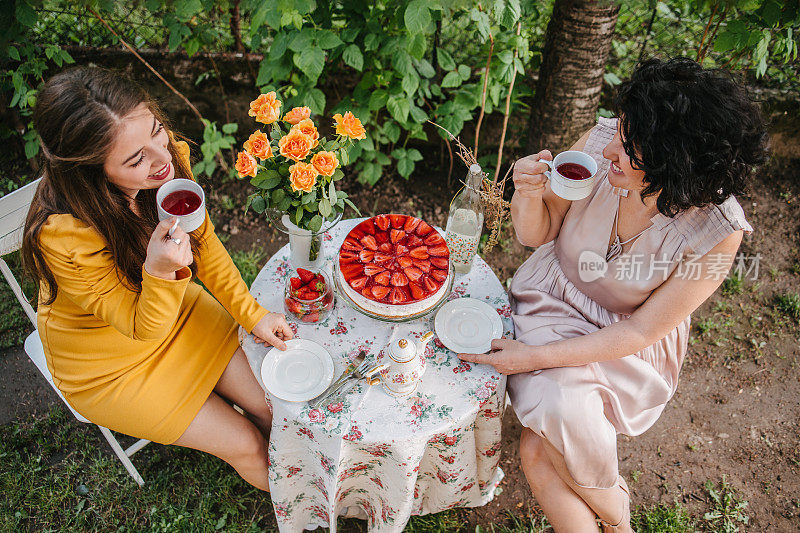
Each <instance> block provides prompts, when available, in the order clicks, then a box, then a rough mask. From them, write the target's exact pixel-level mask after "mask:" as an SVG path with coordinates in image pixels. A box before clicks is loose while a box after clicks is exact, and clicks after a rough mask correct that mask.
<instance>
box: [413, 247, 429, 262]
mask: <svg viewBox="0 0 800 533" xmlns="http://www.w3.org/2000/svg"><path fill="white" fill-rule="evenodd" d="M409 255H410V256H411V257H413V258H415V259H427V258H428V247H427V246H417V247H416V248H413V249H412V250H411V252H410V253H409Z"/></svg>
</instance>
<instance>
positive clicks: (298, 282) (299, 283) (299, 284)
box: [289, 278, 303, 291]
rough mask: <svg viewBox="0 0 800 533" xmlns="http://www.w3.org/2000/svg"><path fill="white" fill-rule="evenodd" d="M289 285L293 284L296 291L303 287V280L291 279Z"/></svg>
mask: <svg viewBox="0 0 800 533" xmlns="http://www.w3.org/2000/svg"><path fill="white" fill-rule="evenodd" d="M289 283H290V284H291V286H292V290H294V291H296V290H297V289H299V288H300V287H302V286H303V280H301V279H300V278H291V279H290V280H289Z"/></svg>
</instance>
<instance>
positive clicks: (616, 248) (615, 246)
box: [606, 235, 622, 263]
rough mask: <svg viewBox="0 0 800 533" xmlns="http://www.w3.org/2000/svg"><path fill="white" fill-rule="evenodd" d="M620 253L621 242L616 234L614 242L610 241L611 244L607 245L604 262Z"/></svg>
mask: <svg viewBox="0 0 800 533" xmlns="http://www.w3.org/2000/svg"><path fill="white" fill-rule="evenodd" d="M621 253H622V243H621V242H620V241H619V235H616V236H615V237H614V242H612V243H611V246H609V247H608V252H606V263H608V262H609V261H611V260H613V259H614V258H616V257H617V256H618V255H619V254H621Z"/></svg>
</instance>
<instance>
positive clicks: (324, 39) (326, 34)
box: [317, 30, 344, 50]
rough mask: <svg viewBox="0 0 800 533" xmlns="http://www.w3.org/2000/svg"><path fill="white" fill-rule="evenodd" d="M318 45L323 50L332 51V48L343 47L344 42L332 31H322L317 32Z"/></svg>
mask: <svg viewBox="0 0 800 533" xmlns="http://www.w3.org/2000/svg"><path fill="white" fill-rule="evenodd" d="M317 44H318V45H319V47H320V48H322V49H323V50H330V49H331V48H336V47H337V46H341V45H343V44H344V42H343V41H342V40H341V39H340V38H339V36H338V35H336V34H335V33H333V32H332V31H330V30H320V31H318V32H317Z"/></svg>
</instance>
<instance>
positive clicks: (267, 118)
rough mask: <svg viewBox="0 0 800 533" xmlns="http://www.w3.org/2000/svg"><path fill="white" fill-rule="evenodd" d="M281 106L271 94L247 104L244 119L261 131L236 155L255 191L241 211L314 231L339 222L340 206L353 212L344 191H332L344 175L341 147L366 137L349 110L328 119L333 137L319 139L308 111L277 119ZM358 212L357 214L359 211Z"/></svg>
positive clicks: (301, 109) (241, 173)
mask: <svg viewBox="0 0 800 533" xmlns="http://www.w3.org/2000/svg"><path fill="white" fill-rule="evenodd" d="M281 106H282V102H281V101H280V100H278V99H277V97H276V94H275V92H274V91H271V92H269V93H266V94H262V95H260V96H259V97H258V98H256V99H255V100H253V101H252V102H250V111H249V115H250V116H251V117H255V120H256V121H257V122H260V123H262V124H264V125H265V126H266V127H265V128H264V129H267V130H268V131H267V132H262V131H261V130H260V129H259V130H257V131H255V132H254V133H253V134H252V135H250V138H248V139H247V141H245V143H244V146H243V148H244V150H243V151H241V152H239V154H238V155H237V160H236V165H235V168H236V171H237V172H238V173H239V178H242V179H244V178H250V183H251V184H252V185H253V186H254V187H255V188H256V189H257V191H256V192H255V193H253V194H251V195H250V197H249V198H248V201H247V207H252V208H253V209H254V210H255V211H256V212H258V213H263V212H265V211H267V212H270V213H271V217H272V218H273V219H274V218H275V216H274V215H275V214H276V213H279V214H281V215H283V214H286V215H288V216H289V220H290V221H291V222H292V224H294V225H296V226H298V227H299V228H301V229H304V230H309V231H311V232H314V233H317V232H319V231H320V229H321V228H322V226H323V225H324V224H325V222H326V221H327V222H333V221H335V220H336V219H337V218H339V217H340V216H341V215H342V213H343V212H344V209H345V207H346V206H350V207H352V208H353V209H354V210H355V211H356V212H358V209H357V208H356V206H355V205H353V203H352V202H351V201H350V200H349V199H348V198H347V193H345V192H344V191H340V190H337V189H336V182H337V181H339V180H341V179H342V178H343V177H344V173H343V172H342V169H341V167H342V165H347V164H348V162H349V158H348V155H347V149H348V148H349V147H350V146H351V145H352V144H353V143H354V142H357V141H359V140H361V139H365V138H366V131H365V130H364V126H363V125H362V124H361V121H360V120H359V119H358V118H356V117H355V115H353V113H351V112H350V111H348V112H346V113H345V114H344V115H341V114H339V113H337V114H336V115H334V116H333V120H334V123H333V124H331V126H333V127H334V129H335V137H334V138H332V139H327V138H326V137H320V133H319V131H318V130H317V126H316V124H314V121H313V120H312V119H311V109H309V108H308V107H295V108H293V109H290V110H288V111H287V112H286V113H284V114H283V116H281ZM359 214H360V213H359Z"/></svg>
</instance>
